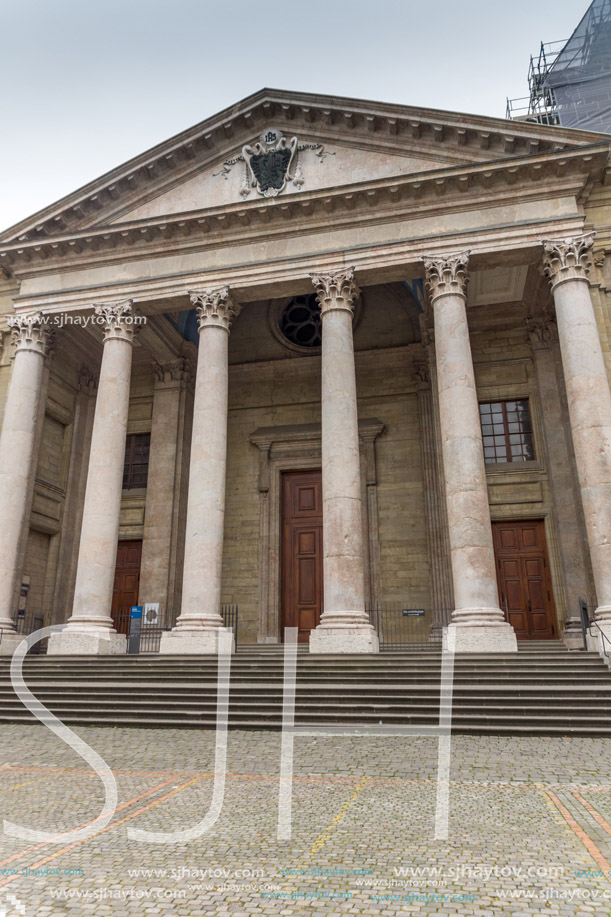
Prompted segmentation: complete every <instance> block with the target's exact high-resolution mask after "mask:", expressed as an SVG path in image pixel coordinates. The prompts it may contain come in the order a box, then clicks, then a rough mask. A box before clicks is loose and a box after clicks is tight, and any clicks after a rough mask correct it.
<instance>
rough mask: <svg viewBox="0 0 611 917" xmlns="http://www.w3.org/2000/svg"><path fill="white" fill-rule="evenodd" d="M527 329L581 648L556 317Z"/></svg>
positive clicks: (571, 475)
mask: <svg viewBox="0 0 611 917" xmlns="http://www.w3.org/2000/svg"><path fill="white" fill-rule="evenodd" d="M526 327H527V330H528V336H529V339H530V345H531V348H532V354H533V363H534V367H535V375H536V379H537V389H538V393H539V403H540V404H541V405H543V411H542V423H543V436H544V440H545V453H546V462H547V465H548V467H549V482H550V487H551V489H552V495H553V515H554V521H555V529H556V534H557V539H558V548H559V553H560V562H561V565H562V574H563V575H562V579H563V586H564V596H565V600H566V606H567V614H566V620H565V630H564V642H565V643H566V645H567V646H568V647H569V649H581V648H582V647H583V637H582V633H581V623H580V619H579V599H580V598H587V596H588V595H589V592H590V590H589V588H588V579H589V577H588V566H589V559H588V557H587V551H586V548H585V544H586V533H585V526H584V521H583V512H582V510H581V498H580V494H579V486H578V483H577V476H576V469H575V467H574V466H575V458H574V454H573V446H572V442H571V432H570V429H569V426H568V424H567V423H566V419H565V418H566V410H567V408H566V405H565V401H566V399H565V396H564V379H563V378H562V365H561V360H560V352H559V348H558V329H557V327H556V322H555V321H554V320H553V318H549V317H547V318H546V317H531V318H528V319H526Z"/></svg>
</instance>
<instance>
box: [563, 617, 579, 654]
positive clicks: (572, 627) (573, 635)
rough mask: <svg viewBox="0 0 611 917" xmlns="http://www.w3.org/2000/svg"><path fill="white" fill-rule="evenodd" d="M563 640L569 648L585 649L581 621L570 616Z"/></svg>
mask: <svg viewBox="0 0 611 917" xmlns="http://www.w3.org/2000/svg"><path fill="white" fill-rule="evenodd" d="M562 642H563V643H564V645H565V646H566V648H567V649H569V650H582V649H584V645H583V633H582V632H581V623H580V621H579V620H578V619H577V618H569V619H568V621H567V622H566V625H565V628H564V633H563V635H562Z"/></svg>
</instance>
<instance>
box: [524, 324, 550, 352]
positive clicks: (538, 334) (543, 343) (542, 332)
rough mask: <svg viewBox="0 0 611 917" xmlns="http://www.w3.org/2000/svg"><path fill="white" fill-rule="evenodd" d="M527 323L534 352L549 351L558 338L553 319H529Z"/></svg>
mask: <svg viewBox="0 0 611 917" xmlns="http://www.w3.org/2000/svg"><path fill="white" fill-rule="evenodd" d="M525 323H526V330H527V331H528V337H529V339H530V345H531V347H532V349H533V350H547V349H548V348H549V347H551V346H552V344H553V343H554V341H556V340H557V338H558V329H557V327H556V323H555V321H554V320H553V319H544V318H527V319H525Z"/></svg>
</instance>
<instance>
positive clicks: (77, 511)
mask: <svg viewBox="0 0 611 917" xmlns="http://www.w3.org/2000/svg"><path fill="white" fill-rule="evenodd" d="M97 390H98V378H97V376H96V375H94V374H93V373H92V372H91V371H90V370H89V368H88V367H87V366H82V367H81V370H80V372H79V383H78V392H77V395H76V403H75V410H74V421H73V426H72V448H71V454H70V468H69V471H68V475H67V482H68V487H67V490H66V502H65V504H64V512H63V516H62V535H61V546H60V551H59V558H58V565H57V571H58V573H57V577H56V582H55V591H54V595H53V607H52V610H51V624H63V623H64V622H65V621H67V620H68V618H69V617H70V612H71V610H72V606H73V604H74V586H75V583H76V571H77V561H78V545H79V540H80V536H81V526H82V523H83V507H84V503H85V490H86V488H87V465H88V460H89V450H90V448H91V436H92V432H93V420H94V416H95V395H96V392H97Z"/></svg>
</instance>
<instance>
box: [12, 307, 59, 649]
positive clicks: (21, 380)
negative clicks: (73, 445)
mask: <svg viewBox="0 0 611 917" xmlns="http://www.w3.org/2000/svg"><path fill="white" fill-rule="evenodd" d="M8 323H9V325H10V326H11V327H12V335H13V338H14V341H15V360H14V363H13V371H12V373H11V382H10V386H9V390H8V395H7V399H6V407H5V411H4V420H3V423H2V434H1V436H0V519H1V520H2V522H1V524H0V654H1V655H10V654H12V652H13V651H14V649H15V647H16V646H17V644H18V643H19V642H20V640H21V639H22V638H21V637H19V636H17V633H16V632H15V624H14V620H13V618H14V615H15V613H16V611H17V608H16V606H15V605H14V602H15V598H16V595H17V585H18V577H19V576H20V574H21V569H20V563H19V558H20V555H21V547H22V539H23V535H24V531H25V527H26V522H27V520H26V515H27V508H28V495H29V492H30V485H31V482H32V476H33V474H34V471H35V467H36V461H35V459H36V456H35V444H36V427H37V419H38V415H39V409H40V399H41V395H42V387H43V372H44V360H45V356H46V354H47V350H48V345H49V339H50V332H49V330H48V329H47V327H46V326H45V324H44V323H43V322H42V320H41V316H40V315H39V314H32V313H30V314H28V315H18V316H12V317H10V318H9V319H8Z"/></svg>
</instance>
